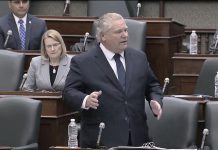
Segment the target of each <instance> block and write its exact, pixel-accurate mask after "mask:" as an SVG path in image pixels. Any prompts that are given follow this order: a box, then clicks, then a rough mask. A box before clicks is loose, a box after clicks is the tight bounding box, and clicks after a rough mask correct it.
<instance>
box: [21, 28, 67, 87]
mask: <svg viewBox="0 0 218 150" xmlns="http://www.w3.org/2000/svg"><path fill="white" fill-rule="evenodd" d="M70 60H71V56H69V55H67V54H66V46H65V43H64V41H63V38H62V37H61V35H60V33H59V32H58V31H56V30H48V31H46V32H45V33H44V34H43V36H42V40H41V56H37V57H34V58H32V61H31V63H30V67H29V69H28V73H27V80H26V82H25V84H24V86H23V90H33V91H42V90H43V91H44V90H46V91H62V90H63V88H64V85H65V80H66V76H67V73H68V71H69V66H70Z"/></svg>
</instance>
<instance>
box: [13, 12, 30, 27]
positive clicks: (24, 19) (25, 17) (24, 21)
mask: <svg viewBox="0 0 218 150" xmlns="http://www.w3.org/2000/svg"><path fill="white" fill-rule="evenodd" d="M13 16H14V19H15V22H16V23H17V24H19V23H18V21H19V20H20V19H22V20H23V24H24V25H25V24H26V20H27V14H26V15H25V16H24V17H23V18H18V17H17V16H15V15H14V14H13Z"/></svg>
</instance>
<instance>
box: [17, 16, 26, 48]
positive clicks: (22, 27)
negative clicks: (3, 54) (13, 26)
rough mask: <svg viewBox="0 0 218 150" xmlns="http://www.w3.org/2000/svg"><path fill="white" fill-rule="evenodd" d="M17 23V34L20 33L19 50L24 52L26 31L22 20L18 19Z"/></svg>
mask: <svg viewBox="0 0 218 150" xmlns="http://www.w3.org/2000/svg"><path fill="white" fill-rule="evenodd" d="M18 23H19V24H20V28H19V32H20V41H21V43H20V44H21V49H22V50H24V49H25V39H26V30H25V27H24V24H23V20H22V19H20V20H19V21H18Z"/></svg>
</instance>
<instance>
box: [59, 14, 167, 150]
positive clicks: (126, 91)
mask: <svg viewBox="0 0 218 150" xmlns="http://www.w3.org/2000/svg"><path fill="white" fill-rule="evenodd" d="M96 37H97V40H98V42H99V43H98V44H97V45H96V47H95V48H93V49H91V50H89V51H87V52H84V53H81V54H79V55H76V56H74V57H73V58H72V59H71V66H70V70H69V73H68V76H67V79H66V84H65V88H64V91H63V98H64V101H65V102H66V103H67V104H68V105H69V106H71V107H72V109H73V110H75V111H80V112H81V130H80V147H84V148H96V147H98V144H97V143H96V141H97V137H98V133H99V124H100V123H101V122H104V123H105V128H104V129H103V131H102V135H101V141H100V144H99V145H101V146H106V147H108V148H110V147H114V146H126V145H128V146H142V145H143V144H144V143H146V142H150V138H149V135H148V126H147V123H146V120H147V117H146V113H145V99H146V100H147V101H149V104H150V107H151V110H152V111H153V113H154V115H155V116H156V117H157V119H159V118H160V117H161V114H162V98H163V93H162V91H161V87H160V83H159V81H158V80H157V78H156V77H155V75H154V73H153V72H152V70H151V68H150V66H149V62H148V60H147V57H146V55H145V54H144V53H143V52H142V51H141V50H135V49H131V48H128V47H127V42H128V27H127V25H126V23H125V20H124V18H123V17H122V16H121V15H120V14H117V13H107V14H105V15H103V16H102V17H100V18H99V19H98V21H97V33H96Z"/></svg>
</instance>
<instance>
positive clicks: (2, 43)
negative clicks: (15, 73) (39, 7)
mask: <svg viewBox="0 0 218 150" xmlns="http://www.w3.org/2000/svg"><path fill="white" fill-rule="evenodd" d="M29 5H30V2H29V0H9V1H8V6H9V9H10V10H11V13H9V14H7V15H6V16H3V17H1V18H0V49H12V50H39V49H40V42H41V37H42V35H43V33H44V32H45V31H46V30H47V26H46V23H45V21H44V20H41V19H39V18H37V17H34V16H32V15H30V14H29V13H28V10H29ZM20 20H22V21H23V22H22V26H23V30H22V29H21V23H20ZM9 32H11V35H10V36H8V33H9ZM21 33H23V36H22V35H21ZM7 37H8V39H7ZM22 39H23V40H22ZM22 41H23V45H22Z"/></svg>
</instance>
